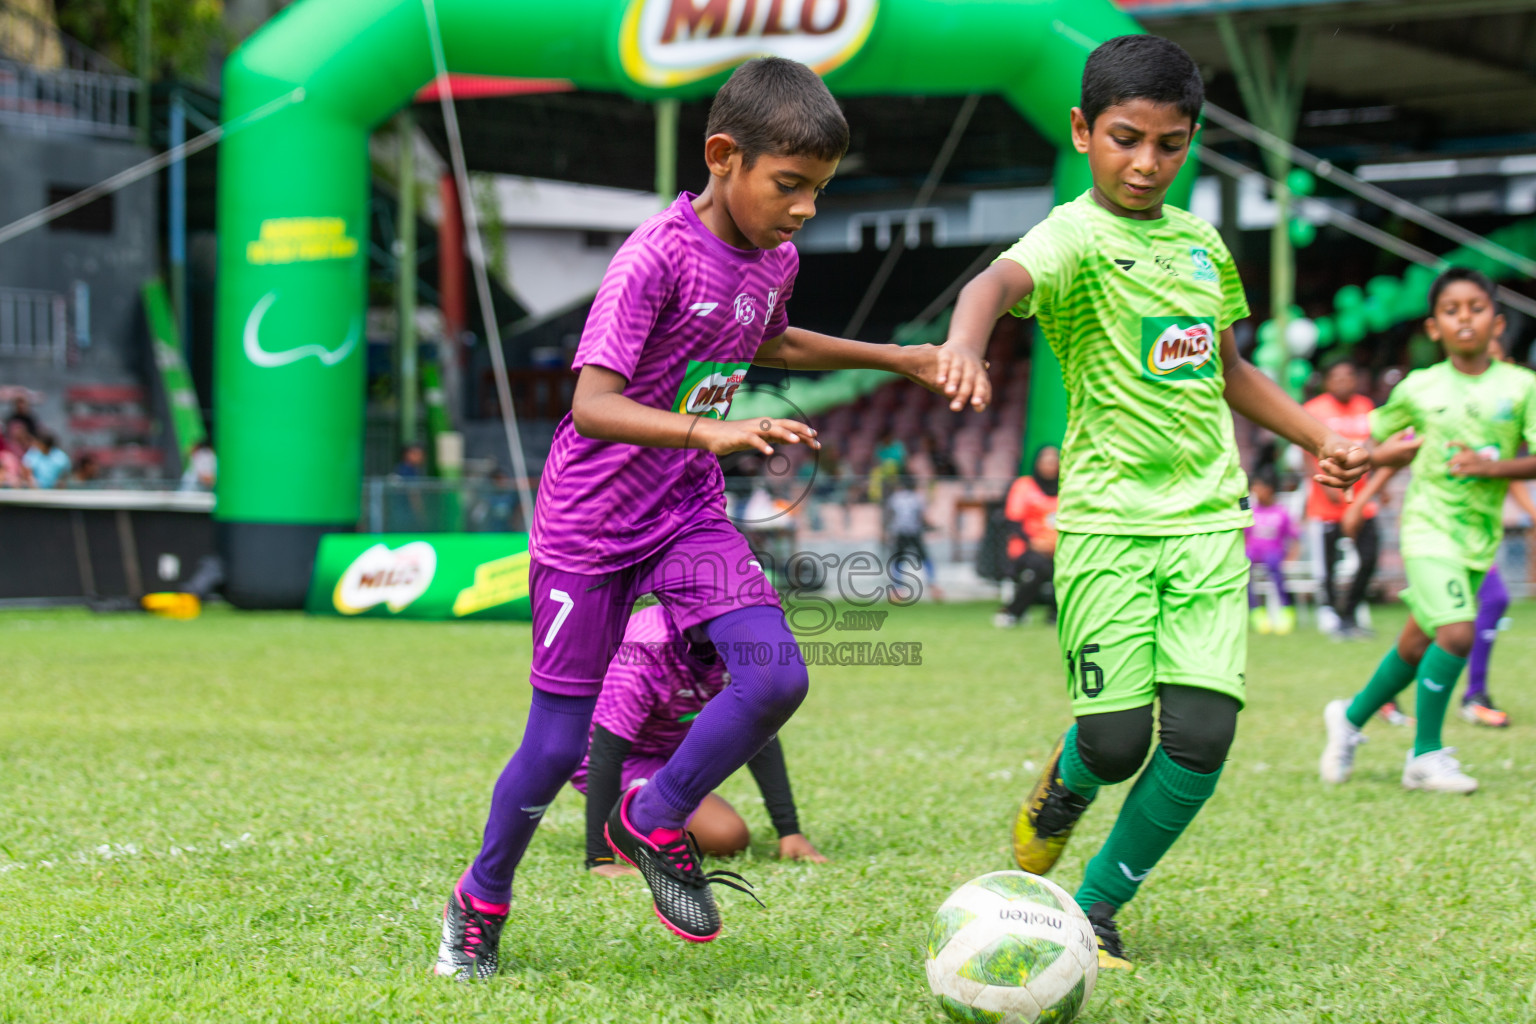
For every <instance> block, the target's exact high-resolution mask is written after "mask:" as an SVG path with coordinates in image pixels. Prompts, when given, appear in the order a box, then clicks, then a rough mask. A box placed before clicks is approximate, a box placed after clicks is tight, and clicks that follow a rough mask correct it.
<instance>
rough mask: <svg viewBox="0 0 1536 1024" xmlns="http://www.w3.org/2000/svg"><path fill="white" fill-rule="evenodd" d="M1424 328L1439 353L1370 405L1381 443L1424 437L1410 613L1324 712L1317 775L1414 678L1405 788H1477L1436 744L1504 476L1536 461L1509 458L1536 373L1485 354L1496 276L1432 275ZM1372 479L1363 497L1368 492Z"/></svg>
mask: <svg viewBox="0 0 1536 1024" xmlns="http://www.w3.org/2000/svg"><path fill="white" fill-rule="evenodd" d="M1424 329H1425V331H1426V332H1428V334H1429V336H1430V337H1431V338H1433V339H1434V340H1435V341H1438V342H1440V344H1442V345H1443V346H1445V354H1446V359H1445V361H1444V362H1441V363H1436V364H1435V365H1434V366H1431V367H1428V368H1426V369H1423V370H1415V371H1413V372H1412V373H1410V374H1409V375H1408V376H1407V377H1404V378H1403V380H1402V382H1401V383H1399V384H1398V385H1397V387H1395V388H1393V389H1392V395H1391V397H1390V398H1388V399H1387V404H1386V405H1384V406H1382V407H1381V408H1380V409H1377V410H1376V411H1375V412H1373V413H1371V436H1372V437H1375V438H1377V439H1378V440H1380V439H1383V438H1386V437H1389V436H1391V435H1393V434H1396V433H1398V432H1399V431H1401V430H1404V429H1406V428H1408V427H1412V428H1413V429H1414V431H1415V433H1416V434H1417V436H1418V441H1419V445H1418V453H1417V454H1416V455H1415V456H1414V459H1413V480H1412V482H1411V483H1410V484H1409V485H1408V496H1407V497H1406V498H1405V499H1404V501H1403V521H1402V540H1401V546H1402V552H1403V569H1404V571H1405V572H1406V573H1407V575H1408V589H1407V590H1405V591H1403V595H1402V597H1403V602H1404V603H1405V604H1407V605H1408V609H1409V611H1411V612H1412V613H1413V614H1412V615H1411V616H1410V617H1409V619H1408V624H1407V625H1406V626H1404V627H1403V632H1402V634H1401V635H1399V636H1398V638H1397V645H1396V646H1395V647H1394V648H1393V649H1392V650H1390V651H1388V652H1387V654H1386V657H1384V658H1382V660H1381V664H1380V665H1379V666H1377V668H1376V673H1375V675H1373V676H1372V677H1371V679H1370V681H1369V682H1368V683H1366V685H1365V688H1364V689H1362V690H1361V691H1360V692H1359V693H1357V694H1355V696H1354V698H1353V699H1352V700H1336V701H1333V702H1332V703H1330V704H1329V705H1328V707H1327V708H1326V709H1324V711H1323V722H1324V725H1325V727H1326V728H1327V730H1328V742H1327V745H1326V746H1325V747H1324V749H1323V755H1322V758H1321V760H1320V763H1319V770H1320V773H1321V775H1322V777H1323V781H1324V782H1333V783H1340V782H1346V781H1348V779H1349V776H1350V772H1351V770H1352V769H1353V767H1354V758H1355V747H1356V746H1358V745H1359V744H1360V743H1361V742H1362V741H1363V740H1364V739H1365V737H1364V734H1362V733H1361V731H1360V730H1361V728H1362V727H1363V726H1364V725H1365V723H1366V722H1368V721H1370V718H1371V715H1373V714H1375V713H1376V709H1377V708H1379V707H1381V706H1382V705H1384V704H1385V703H1386V702H1387V701H1389V700H1391V699H1392V698H1394V697H1396V696H1397V694H1398V692H1399V691H1401V690H1403V689H1404V688H1405V687H1407V686H1408V684H1409V683H1413V682H1415V681H1417V685H1416V686H1415V689H1414V694H1415V698H1414V699H1415V703H1414V714H1415V716H1416V717H1417V719H1418V723H1417V725H1416V727H1415V736H1414V742H1413V749H1412V750H1410V751H1409V752H1408V760H1407V763H1406V764H1405V765H1404V766H1403V786H1404V787H1405V788H1407V789H1424V790H1429V791H1431V792H1440V793H1471V792H1473V791H1475V790H1476V789H1477V780H1476V779H1474V778H1472V777H1471V776H1470V775H1468V774H1466V772H1464V771H1462V770H1461V763H1460V762H1459V761H1457V760H1456V758H1455V757H1453V756H1452V748H1450V747H1446V746H1445V745H1444V744H1442V743H1441V742H1440V729H1441V726H1442V724H1443V723H1444V721H1445V711H1446V708H1447V707H1448V706H1449V704H1450V701H1451V694H1453V693H1454V692H1455V691H1456V680H1457V679H1458V678H1459V677H1460V675H1461V670H1462V667H1463V666H1465V665H1466V663H1467V655H1468V654H1469V653H1470V652H1471V650H1472V643H1473V641H1474V640H1475V639H1476V629H1475V627H1474V621H1475V620H1476V618H1477V598H1476V595H1477V591H1478V587H1479V586H1481V585H1482V582H1483V577H1484V576H1485V575H1486V574H1487V572H1488V569H1489V567H1490V566H1492V565H1493V560H1494V557H1495V556H1496V555H1497V554H1498V550H1499V542H1500V541H1501V540H1503V539H1504V495H1505V492H1506V491H1508V490H1509V481H1510V480H1529V479H1531V478H1533V477H1536V456H1533V455H1526V456H1525V457H1523V458H1517V457H1516V453H1517V452H1518V451H1519V448H1520V444H1521V442H1522V441H1524V442H1525V443H1526V444H1527V445H1530V446H1532V447H1536V374H1533V373H1531V372H1530V371H1529V370H1526V369H1524V368H1522V367H1519V366H1515V365H1513V364H1511V363H1505V362H1500V361H1499V360H1497V359H1494V358H1492V357H1491V355H1490V353H1489V347H1490V346H1491V345H1492V344H1493V342H1495V341H1496V340H1497V339H1498V338H1499V337H1500V336H1501V335H1502V334H1503V333H1504V317H1503V315H1501V314H1500V313H1499V310H1498V306H1497V305H1496V304H1495V303H1494V300H1493V282H1492V281H1489V280H1488V278H1487V277H1485V276H1484V275H1483V274H1481V273H1479V272H1478V271H1476V270H1468V269H1467V268H1465V267H1452V268H1451V269H1449V270H1447V271H1445V272H1444V273H1443V274H1441V275H1440V276H1439V277H1437V278H1436V279H1435V283H1434V284H1432V285H1430V288H1429V319H1428V320H1426V321H1424ZM1379 483H1380V482H1379V481H1377V480H1373V481H1372V485H1376V486H1379ZM1372 485H1367V488H1366V490H1365V491H1362V495H1363V497H1362V498H1360V499H1357V500H1369V499H1370V497H1371V493H1374V488H1373V487H1372ZM1367 492H1370V493H1367Z"/></svg>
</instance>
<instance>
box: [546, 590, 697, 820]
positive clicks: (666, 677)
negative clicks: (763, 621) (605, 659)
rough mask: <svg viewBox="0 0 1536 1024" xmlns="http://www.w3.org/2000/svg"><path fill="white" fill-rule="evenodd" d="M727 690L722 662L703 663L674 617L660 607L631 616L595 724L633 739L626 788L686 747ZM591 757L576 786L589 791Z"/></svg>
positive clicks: (584, 763) (584, 761)
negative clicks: (709, 706) (712, 702)
mask: <svg viewBox="0 0 1536 1024" xmlns="http://www.w3.org/2000/svg"><path fill="white" fill-rule="evenodd" d="M724 687H725V666H724V665H723V664H722V663H721V662H720V661H718V660H716V661H714V662H712V663H704V662H701V661H699V660H698V659H697V658H695V657H694V656H693V655H691V654H690V653H688V643H687V641H686V640H684V639H683V634H682V631H681V630H679V629H678V628H677V626H676V625H675V624H674V623H673V621H672V617H671V616H670V615H668V614H667V612H666V610H665V609H664V608H662V607H661V606H660V605H652V606H651V607H649V608H642V609H641V610H640V611H638V612H636V613H635V614H634V615H632V616H630V619H629V625H628V627H627V628H626V629H625V631H624V642H623V644H622V645H621V646H620V647H619V653H618V655H617V656H616V657H615V658H614V659H613V661H612V662H611V663H610V664H609V666H608V675H607V676H606V677H605V678H604V679H603V692H602V695H601V696H600V697H598V699H597V710H596V712H594V713H593V716H592V724H593V725H594V726H598V725H600V726H602V727H603V728H604V729H607V730H608V731H609V732H611V733H613V734H614V735H615V736H618V737H619V738H620V739H626V740H629V742H630V744H631V746H630V753H629V756H628V757H627V758H625V761H624V769H625V771H624V774H625V776H626V778H625V779H624V784H625V788H628V786H629V783H630V782H632V781H633V779H631V778H629V777H628V776H630V775H631V774H633V773H632V771H631V768H632V767H639V768H641V774H640V776H639V777H644V776H645V775H647V774H649V772H647V771H645V770H644V766H651V770H654V769H655V768H657V767H660V765H662V764H665V763H666V760H667V758H668V757H671V756H672V754H673V752H675V751H676V750H677V748H678V747H679V746H680V745H682V742H683V737H685V736H687V735H688V730H689V728H690V727H691V725H692V723H693V719H694V718H695V717H696V716H697V715H698V713H699V712H700V711H702V710H703V708H704V705H705V704H706V703H707V702H708V701H709V699H710V698H711V697H713V696H715V695H716V694H717V693H719V692H720V691H721V690H722V689H723V688H724ZM586 777H587V759H586V758H583V759H582V762H581V768H580V769H578V770H577V772H576V774H575V776H574V777H572V779H571V782H572V784H573V785H575V786H576V788H577V789H583V791H584V785H585V783H586Z"/></svg>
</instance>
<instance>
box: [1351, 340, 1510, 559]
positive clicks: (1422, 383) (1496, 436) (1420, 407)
mask: <svg viewBox="0 0 1536 1024" xmlns="http://www.w3.org/2000/svg"><path fill="white" fill-rule="evenodd" d="M1409 427H1412V428H1413V429H1414V431H1415V433H1416V434H1418V436H1419V437H1421V438H1423V440H1424V443H1423V444H1422V445H1421V446H1420V447H1419V453H1418V454H1417V455H1415V456H1414V459H1413V479H1412V480H1410V481H1409V483H1408V497H1407V498H1406V499H1405V500H1404V502H1403V521H1402V547H1403V557H1404V558H1441V559H1447V560H1450V561H1455V562H1459V563H1461V564H1463V565H1465V566H1467V568H1469V569H1474V570H1477V571H1483V570H1486V569H1487V568H1488V567H1489V566H1491V565H1492V564H1493V558H1494V554H1495V553H1496V552H1497V551H1498V549H1499V542H1500V541H1501V540H1503V539H1504V495H1505V492H1506V491H1508V490H1509V481H1508V480H1505V479H1500V478H1494V477H1479V476H1452V475H1451V472H1450V465H1451V458H1452V456H1454V455H1455V454H1456V453H1457V452H1458V451H1459V450H1460V449H1459V448H1457V447H1456V444H1455V443H1454V442H1460V443H1461V444H1465V445H1467V446H1468V447H1469V448H1472V449H1474V450H1476V451H1480V452H1482V453H1483V454H1485V455H1487V456H1488V457H1489V458H1493V459H1510V458H1514V456H1515V454H1516V452H1517V451H1518V450H1519V448H1520V442H1521V441H1522V440H1524V441H1525V443H1526V444H1529V445H1532V446H1536V374H1533V373H1531V371H1529V370H1525V369H1521V368H1520V367H1518V366H1513V365H1511V364H1509V363H1494V364H1493V365H1492V366H1490V367H1488V369H1487V370H1486V371H1484V372H1483V373H1480V374H1478V375H1477V376H1476V377H1472V376H1468V375H1467V374H1465V373H1462V372H1460V371H1459V370H1457V369H1456V368H1455V367H1454V366H1452V365H1451V364H1450V361H1449V360H1447V361H1445V362H1443V363H1436V364H1435V365H1434V366H1431V367H1428V368H1427V369H1423V370H1415V371H1413V372H1412V373H1410V374H1409V375H1408V376H1406V377H1404V378H1403V380H1402V382H1401V383H1399V384H1398V385H1397V387H1395V388H1393V389H1392V395H1391V397H1390V398H1388V399H1387V404H1386V405H1383V406H1382V407H1381V408H1380V409H1377V410H1376V411H1374V412H1372V413H1371V435H1372V436H1373V437H1375V438H1376V439H1377V440H1381V439H1383V438H1386V437H1390V436H1391V435H1393V434H1396V433H1398V432H1399V431H1401V430H1406V429H1407V428H1409Z"/></svg>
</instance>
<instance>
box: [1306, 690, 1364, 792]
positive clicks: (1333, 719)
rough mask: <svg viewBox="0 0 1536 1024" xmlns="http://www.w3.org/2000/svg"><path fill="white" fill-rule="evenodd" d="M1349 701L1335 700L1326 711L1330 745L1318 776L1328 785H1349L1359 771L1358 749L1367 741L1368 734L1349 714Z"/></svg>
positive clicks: (1322, 760)
mask: <svg viewBox="0 0 1536 1024" xmlns="http://www.w3.org/2000/svg"><path fill="white" fill-rule="evenodd" d="M1348 710H1349V701H1347V700H1344V699H1343V698H1340V699H1339V700H1331V701H1329V702H1328V706H1327V707H1325V708H1323V725H1324V726H1325V727H1326V728H1327V729H1328V743H1327V745H1326V746H1324V747H1323V756H1322V757H1321V758H1319V759H1318V763H1317V769H1318V773H1319V774H1320V775H1322V777H1323V781H1324V782H1332V783H1340V782H1348V781H1349V774H1350V772H1352V771H1354V769H1355V748H1356V747H1358V746H1359V745H1360V744H1362V743H1364V742H1365V734H1364V733H1363V732H1361V731H1360V730H1359V729H1357V728H1355V724H1354V723H1353V722H1351V721H1350V720H1349V717H1348V716H1347V715H1346V714H1345V712H1346V711H1348Z"/></svg>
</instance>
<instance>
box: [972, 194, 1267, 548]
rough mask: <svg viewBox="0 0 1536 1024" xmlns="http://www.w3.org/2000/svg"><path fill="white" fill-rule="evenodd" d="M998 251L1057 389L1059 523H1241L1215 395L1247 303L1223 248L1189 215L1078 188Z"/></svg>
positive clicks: (1243, 486)
mask: <svg viewBox="0 0 1536 1024" xmlns="http://www.w3.org/2000/svg"><path fill="white" fill-rule="evenodd" d="M998 258H999V259H1009V260H1013V261H1014V262H1016V263H1018V264H1019V265H1021V266H1022V267H1024V269H1025V270H1028V271H1029V274H1030V277H1032V278H1033V279H1034V282H1035V287H1034V291H1033V292H1031V293H1030V294H1029V295H1028V296H1027V297H1026V298H1025V299H1024V300H1023V301H1022V302H1020V303H1019V305H1018V306H1016V307H1014V309H1013V310H1012V312H1013V314H1014V315H1015V316H1021V317H1027V316H1033V317H1035V318H1036V320H1037V321H1038V322H1039V325H1040V330H1041V332H1042V333H1043V334H1044V335H1045V338H1046V340H1047V341H1049V342H1050V345H1051V350H1052V351H1053V352H1055V353H1056V358H1057V359H1058V360H1060V361H1061V375H1062V380H1063V382H1064V383H1065V384H1066V388H1067V434H1066V439H1065V441H1064V442H1063V444H1062V460H1061V504H1060V507H1059V508H1058V510H1057V513H1056V522H1057V525H1058V526H1059V527H1060V528H1061V529H1062V530H1065V531H1068V532H1073V533H1103V534H1135V535H1141V536H1184V535H1189V534H1196V533H1211V532H1214V531H1217V530H1231V529H1239V528H1242V527H1245V526H1248V525H1250V524H1251V522H1252V517H1251V516H1250V515H1249V513H1248V511H1247V509H1246V508H1245V507H1244V506H1245V505H1246V504H1247V503H1246V501H1245V500H1244V499H1245V497H1246V496H1247V493H1248V480H1247V477H1246V476H1245V475H1244V473H1243V468H1242V464H1241V462H1240V461H1239V458H1238V451H1237V444H1236V442H1235V440H1234V439H1233V435H1232V413H1231V411H1230V410H1229V409H1228V407H1227V401H1226V398H1225V397H1224V395H1223V387H1224V384H1223V378H1222V372H1221V346H1220V340H1219V335H1220V333H1221V332H1222V331H1224V330H1226V329H1227V328H1228V327H1230V326H1231V325H1232V324H1233V323H1235V322H1236V321H1238V320H1241V319H1242V318H1243V317H1245V316H1247V315H1248V300H1247V299H1246V298H1245V297H1244V295H1243V285H1242V282H1241V281H1240V280H1239V279H1238V276H1237V268H1236V266H1235V265H1234V264H1233V261H1232V254H1231V253H1229V252H1228V251H1227V247H1226V246H1225V245H1223V244H1222V241H1221V236H1220V235H1218V234H1217V233H1216V229H1215V228H1213V227H1211V225H1209V224H1207V223H1206V222H1205V221H1203V220H1201V219H1200V218H1199V217H1196V216H1195V215H1194V214H1192V213H1189V212H1187V211H1185V210H1180V209H1177V208H1175V207H1171V206H1164V207H1163V216H1162V218H1160V219H1158V220H1132V219H1130V218H1128V217H1117V216H1115V215H1114V214H1112V213H1110V212H1109V211H1108V210H1106V209H1104V208H1103V207H1102V206H1100V205H1099V204H1098V203H1097V202H1095V201H1094V199H1093V196H1092V195H1091V194H1090V193H1088V192H1085V193H1083V194H1082V195H1081V196H1078V197H1077V198H1076V199H1074V200H1073V201H1072V202H1070V203H1063V204H1062V205H1061V206H1058V207H1056V209H1054V210H1052V211H1051V215H1050V216H1049V217H1047V218H1046V219H1045V220H1044V221H1042V222H1041V223H1039V224H1037V225H1035V227H1033V228H1032V229H1030V231H1029V233H1028V234H1027V235H1025V236H1024V237H1023V238H1021V239H1020V240H1019V242H1018V244H1016V245H1015V246H1013V248H1011V249H1009V250H1008V251H1007V252H1005V253H1003V254H1002V256H1000V257H998Z"/></svg>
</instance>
